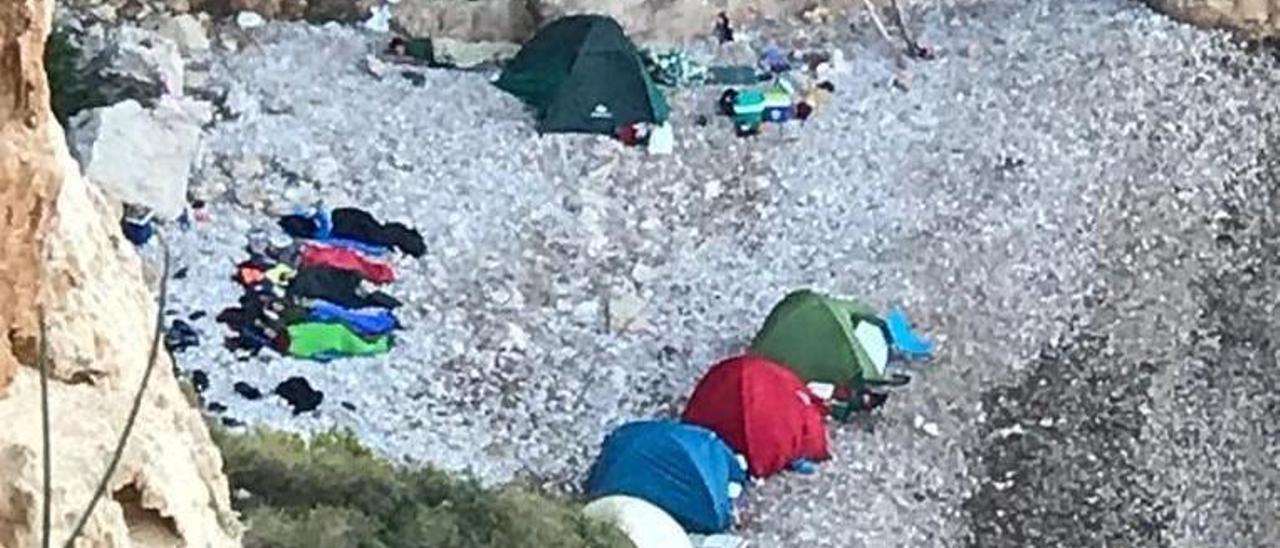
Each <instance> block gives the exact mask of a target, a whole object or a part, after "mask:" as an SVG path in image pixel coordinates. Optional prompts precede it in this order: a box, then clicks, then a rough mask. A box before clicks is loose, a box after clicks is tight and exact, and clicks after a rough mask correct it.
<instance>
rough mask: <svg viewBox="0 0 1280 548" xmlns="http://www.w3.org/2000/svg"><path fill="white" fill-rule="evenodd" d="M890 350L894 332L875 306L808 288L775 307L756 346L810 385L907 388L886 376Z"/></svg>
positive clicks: (753, 347) (902, 380)
mask: <svg viewBox="0 0 1280 548" xmlns="http://www.w3.org/2000/svg"><path fill="white" fill-rule="evenodd" d="M889 348H890V338H889V333H888V328H887V326H886V324H885V323H884V322H883V321H882V320H880V319H879V318H878V317H876V315H875V312H874V311H872V310H871V308H870V307H868V306H867V305H865V304H862V303H860V302H858V301H854V300H846V299H836V298H834V297H829V296H826V295H822V294H819V293H816V292H814V291H811V290H808V289H802V290H799V291H794V292H792V293H790V294H788V295H787V296H786V297H785V298H784V299H782V302H779V303H778V304H777V305H775V306H774V307H773V310H772V311H770V312H769V317H768V318H766V319H765V322H764V327H762V328H761V329H760V332H759V333H757V334H756V337H755V340H753V341H752V343H751V351H752V352H753V353H755V354H758V355H761V356H764V357H766V358H769V359H771V360H773V361H776V362H778V363H781V364H784V365H786V366H787V367H789V368H791V370H793V371H795V372H796V374H798V375H800V377H801V378H803V379H804V380H806V381H809V382H824V383H830V384H833V385H835V386H849V387H851V388H856V387H859V386H876V385H880V386H884V385H901V384H906V382H907V380H909V378H908V377H905V376H902V375H889V374H887V373H886V372H885V365H886V364H887V363H888V359H889Z"/></svg>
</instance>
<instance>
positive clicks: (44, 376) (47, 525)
mask: <svg viewBox="0 0 1280 548" xmlns="http://www.w3.org/2000/svg"><path fill="white" fill-rule="evenodd" d="M36 314H37V316H36V321H38V322H40V352H39V354H38V355H37V356H36V363H38V364H39V366H40V433H41V435H42V439H41V440H40V445H41V449H40V450H41V451H43V453H42V454H41V457H42V460H44V462H43V463H42V465H41V466H42V467H43V468H44V469H43V471H42V472H43V476H44V477H43V480H44V487H43V488H44V503H43V504H42V505H41V506H42V508H41V517H40V528H41V531H43V535H42V536H41V537H40V546H42V547H43V548H49V542H50V539H49V537H50V531H52V530H53V501H52V500H51V497H50V495H51V494H52V493H53V459H52V458H50V456H49V455H50V454H51V453H52V451H51V450H50V449H49V446H50V445H51V443H50V442H49V330H48V329H47V327H46V326H45V323H44V310H40V309H37V312H36Z"/></svg>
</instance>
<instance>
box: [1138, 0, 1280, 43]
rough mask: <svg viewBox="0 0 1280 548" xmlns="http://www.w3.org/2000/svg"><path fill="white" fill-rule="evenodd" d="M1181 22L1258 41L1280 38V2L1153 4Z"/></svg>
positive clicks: (1176, 0) (1165, 0)
mask: <svg viewBox="0 0 1280 548" xmlns="http://www.w3.org/2000/svg"><path fill="white" fill-rule="evenodd" d="M1150 3H1151V5H1152V6H1154V7H1155V8H1156V9H1159V10H1161V11H1164V12H1165V13H1168V14H1169V15H1172V16H1174V17H1176V18H1178V19H1182V20H1184V21H1187V22H1190V23H1194V24H1197V25H1202V26H1210V27H1224V28H1230V29H1234V30H1240V31H1243V32H1245V33H1248V34H1251V35H1253V36H1257V37H1274V36H1278V35H1280V0H1150Z"/></svg>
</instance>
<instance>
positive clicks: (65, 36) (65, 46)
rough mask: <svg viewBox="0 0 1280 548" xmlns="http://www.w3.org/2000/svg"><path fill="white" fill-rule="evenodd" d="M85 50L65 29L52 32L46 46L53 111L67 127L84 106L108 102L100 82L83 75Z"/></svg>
mask: <svg viewBox="0 0 1280 548" xmlns="http://www.w3.org/2000/svg"><path fill="white" fill-rule="evenodd" d="M82 55H83V54H82V52H81V51H80V48H79V47H78V46H76V44H75V42H74V41H73V40H72V39H71V35H70V34H69V33H68V32H67V31H65V30H62V29H56V28H55V29H54V30H53V32H51V33H49V38H48V40H47V41H46V42H45V49H44V70H45V74H46V75H47V77H48V80H49V94H50V96H51V101H50V102H51V103H52V105H51V106H52V108H53V114H54V116H56V117H57V118H58V122H59V123H61V124H62V125H63V126H64V127H65V126H66V125H67V120H69V119H71V117H72V116H75V114H76V113H77V112H80V111H81V110H85V109H90V108H96V107H100V106H104V105H106V104H108V101H107V100H106V97H105V96H103V94H102V93H101V91H100V86H99V85H97V84H95V83H94V82H92V81H90V79H88V78H85V77H83V76H82V70H81V64H82V63H81V57H82Z"/></svg>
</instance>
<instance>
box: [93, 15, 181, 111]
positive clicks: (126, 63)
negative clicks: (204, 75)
mask: <svg viewBox="0 0 1280 548" xmlns="http://www.w3.org/2000/svg"><path fill="white" fill-rule="evenodd" d="M93 66H94V67H95V68H96V77H97V79H98V80H99V81H100V85H102V86H106V87H107V88H109V89H103V90H99V91H100V92H102V93H104V94H105V95H106V96H108V97H112V98H115V99H125V98H129V99H138V100H150V99H153V98H156V97H160V96H161V95H181V94H182V83H183V63H182V53H181V52H180V50H179V49H178V44H176V43H174V41H173V40H170V39H168V38H165V37H164V36H161V35H159V34H157V33H155V32H152V31H149V30H144V29H142V28H139V27H136V26H133V25H124V26H121V27H120V28H118V29H116V30H115V31H113V32H112V34H111V35H110V36H109V37H108V45H107V48H106V50H105V51H103V52H102V54H100V55H99V56H98V58H97V59H95V60H94V61H93Z"/></svg>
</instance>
